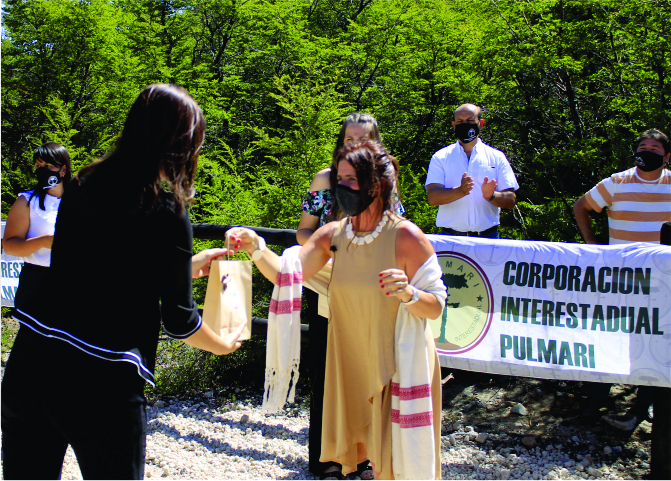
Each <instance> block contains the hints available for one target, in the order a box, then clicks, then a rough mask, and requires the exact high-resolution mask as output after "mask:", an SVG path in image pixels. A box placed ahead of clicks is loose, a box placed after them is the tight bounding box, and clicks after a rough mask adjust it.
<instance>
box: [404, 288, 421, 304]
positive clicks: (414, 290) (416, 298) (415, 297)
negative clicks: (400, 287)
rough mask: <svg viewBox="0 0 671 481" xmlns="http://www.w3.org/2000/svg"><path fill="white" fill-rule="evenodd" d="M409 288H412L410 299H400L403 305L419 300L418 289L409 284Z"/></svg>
mask: <svg viewBox="0 0 671 481" xmlns="http://www.w3.org/2000/svg"><path fill="white" fill-rule="evenodd" d="M410 289H412V297H411V298H410V300H409V301H408V302H403V301H401V302H402V303H403V305H405V306H409V305H410V304H414V303H415V302H417V301H419V291H418V290H417V289H415V287H414V286H410Z"/></svg>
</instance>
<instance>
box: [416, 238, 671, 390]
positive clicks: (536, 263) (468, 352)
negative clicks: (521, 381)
mask: <svg viewBox="0 0 671 481" xmlns="http://www.w3.org/2000/svg"><path fill="white" fill-rule="evenodd" d="M428 237H429V240H430V241H431V243H432V244H433V248H434V250H435V251H436V254H437V255H438V260H439V262H440V264H441V266H442V267H443V273H444V275H443V281H444V282H445V285H446V286H447V287H448V293H449V297H448V299H447V307H446V308H445V310H444V311H443V314H442V316H441V317H440V318H438V319H434V320H430V321H429V323H430V325H431V328H432V329H433V332H434V337H435V340H436V347H437V349H438V353H439V356H440V363H441V365H442V366H444V367H453V368H455V369H465V370H470V371H480V372H491V373H496V374H507V375H513V376H527V377H535V378H545V379H565V380H575V381H597V382H609V383H624V384H641V385H653V386H666V387H671V302H670V301H671V289H670V287H669V286H671V247H668V246H661V245H654V244H642V243H637V244H625V245H613V246H608V245H587V244H564V243H558V242H531V241H516V240H507V239H498V240H492V239H478V238H474V237H455V236H441V235H429V236H428Z"/></svg>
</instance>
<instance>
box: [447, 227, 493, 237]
mask: <svg viewBox="0 0 671 481" xmlns="http://www.w3.org/2000/svg"><path fill="white" fill-rule="evenodd" d="M498 230H499V226H498V225H495V226H492V227H490V228H489V229H485V230H483V231H482V232H461V231H458V230H454V229H450V228H449V227H443V234H446V235H465V236H469V237H480V236H483V235H488V234H493V233H494V232H497V231H498Z"/></svg>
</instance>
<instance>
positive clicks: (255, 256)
mask: <svg viewBox="0 0 671 481" xmlns="http://www.w3.org/2000/svg"><path fill="white" fill-rule="evenodd" d="M264 250H266V240H265V239H264V238H263V237H259V246H258V247H257V248H256V250H255V251H254V252H252V260H253V261H254V262H256V261H258V260H259V259H261V257H263V251H264Z"/></svg>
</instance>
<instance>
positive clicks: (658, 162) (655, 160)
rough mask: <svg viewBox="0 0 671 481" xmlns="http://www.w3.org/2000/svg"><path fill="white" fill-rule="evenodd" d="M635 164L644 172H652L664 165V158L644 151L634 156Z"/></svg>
mask: <svg viewBox="0 0 671 481" xmlns="http://www.w3.org/2000/svg"><path fill="white" fill-rule="evenodd" d="M634 162H636V166H637V167H638V168H639V169H641V170H642V171H643V172H652V171H653V170H657V169H659V168H660V167H661V166H662V165H664V156H663V155H660V154H656V153H654V152H650V151H649V150H642V151H640V152H636V153H635V154H634Z"/></svg>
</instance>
